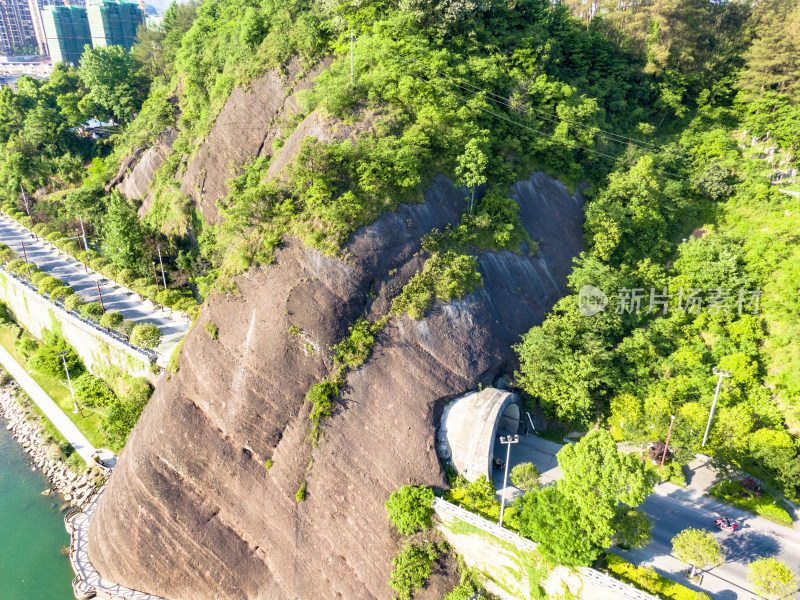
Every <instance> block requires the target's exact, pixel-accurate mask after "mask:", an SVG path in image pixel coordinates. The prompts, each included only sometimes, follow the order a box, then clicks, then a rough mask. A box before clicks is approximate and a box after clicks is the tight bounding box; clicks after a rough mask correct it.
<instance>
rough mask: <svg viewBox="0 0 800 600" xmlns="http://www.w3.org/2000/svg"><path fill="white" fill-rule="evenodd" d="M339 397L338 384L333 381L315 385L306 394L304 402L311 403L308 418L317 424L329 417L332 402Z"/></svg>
mask: <svg viewBox="0 0 800 600" xmlns="http://www.w3.org/2000/svg"><path fill="white" fill-rule="evenodd" d="M338 395H339V384H338V383H336V382H335V381H322V382H320V383H315V384H314V385H312V386H311V389H309V390H308V392H307V393H306V400H307V401H308V402H311V404H312V405H313V407H312V408H311V414H310V415H309V418H310V419H311V421H312V422H314V423H319V422H320V421H321V420H322V419H327V418H328V417H330V416H331V411H332V410H333V401H334V400H335V399H336V397H337V396H338Z"/></svg>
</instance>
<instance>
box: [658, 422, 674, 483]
mask: <svg viewBox="0 0 800 600" xmlns="http://www.w3.org/2000/svg"><path fill="white" fill-rule="evenodd" d="M674 424H675V415H672V416H671V417H670V418H669V431H668V432H667V445H666V446H664V454H662V455H661V466H660V467H658V470H659V471H660V470H661V469H663V468H664V460H666V458H667V450H669V439H670V438H671V437H672V426H673V425H674Z"/></svg>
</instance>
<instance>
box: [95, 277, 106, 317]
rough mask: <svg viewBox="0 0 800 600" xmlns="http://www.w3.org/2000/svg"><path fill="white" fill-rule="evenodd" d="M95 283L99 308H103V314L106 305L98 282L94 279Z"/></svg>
mask: <svg viewBox="0 0 800 600" xmlns="http://www.w3.org/2000/svg"><path fill="white" fill-rule="evenodd" d="M95 283H96V284H97V295H98V296H99V297H100V308H101V309H103V314H106V305H105V304H103V292H101V291H100V282H99V281H95ZM103 285H105V284H103Z"/></svg>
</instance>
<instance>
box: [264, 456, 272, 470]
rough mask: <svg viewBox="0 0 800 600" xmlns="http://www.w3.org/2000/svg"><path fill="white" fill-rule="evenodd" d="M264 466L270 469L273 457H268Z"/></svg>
mask: <svg viewBox="0 0 800 600" xmlns="http://www.w3.org/2000/svg"><path fill="white" fill-rule="evenodd" d="M264 468H265V469H266V470H267V471H269V470H270V469H271V468H272V459H271V458H268V459H267V460H265V461H264Z"/></svg>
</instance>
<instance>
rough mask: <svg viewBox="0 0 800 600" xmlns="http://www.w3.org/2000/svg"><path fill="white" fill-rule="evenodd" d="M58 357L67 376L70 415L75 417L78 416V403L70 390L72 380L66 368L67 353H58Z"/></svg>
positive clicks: (73, 391)
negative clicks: (70, 400) (70, 405)
mask: <svg viewBox="0 0 800 600" xmlns="http://www.w3.org/2000/svg"><path fill="white" fill-rule="evenodd" d="M58 355H59V356H60V357H61V360H62V361H63V362H64V373H66V374H67V384H69V393H70V394H72V406H73V409H72V413H73V414H75V415H77V414H78V401H77V400H76V399H75V390H73V389H72V379H70V377H69V369H68V368H67V351H66V350H65V351H64V352H59V353H58Z"/></svg>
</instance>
